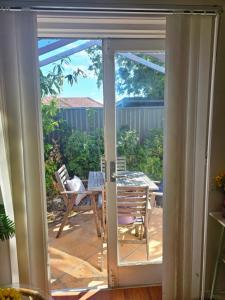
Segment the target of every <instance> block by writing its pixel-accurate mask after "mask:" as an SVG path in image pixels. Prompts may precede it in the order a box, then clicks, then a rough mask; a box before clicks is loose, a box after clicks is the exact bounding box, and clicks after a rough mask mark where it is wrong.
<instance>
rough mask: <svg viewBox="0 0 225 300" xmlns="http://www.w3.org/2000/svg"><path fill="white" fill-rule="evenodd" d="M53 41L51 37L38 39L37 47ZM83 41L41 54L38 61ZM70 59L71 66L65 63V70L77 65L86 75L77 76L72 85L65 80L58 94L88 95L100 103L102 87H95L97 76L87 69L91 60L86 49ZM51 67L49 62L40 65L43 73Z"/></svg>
mask: <svg viewBox="0 0 225 300" xmlns="http://www.w3.org/2000/svg"><path fill="white" fill-rule="evenodd" d="M54 41H56V40H53V39H51V40H49V39H45V40H39V41H38V47H39V48H40V47H43V46H45V45H47V44H49V43H52V42H54ZM83 42H84V40H82V41H81V40H79V41H76V42H74V43H71V44H68V45H66V46H64V47H61V48H59V49H57V50H54V51H51V52H48V53H47V54H44V55H41V56H39V61H41V60H43V59H46V58H48V57H50V56H53V55H56V54H58V53H59V52H62V51H66V50H69V49H71V48H72V47H74V45H76V46H78V45H80V44H81V43H83ZM70 59H71V62H70V64H71V66H67V65H65V66H64V67H65V70H66V71H68V72H71V71H72V70H73V68H74V67H75V68H76V67H78V68H80V69H81V70H83V71H84V72H85V73H86V75H87V77H86V78H82V77H81V76H80V77H79V78H78V82H77V83H75V84H73V85H72V86H71V85H69V84H68V83H67V82H65V84H64V86H63V91H62V93H61V95H60V96H62V97H90V98H92V99H94V100H97V101H99V102H101V103H102V102H103V88H102V86H101V87H100V88H98V87H97V84H96V83H97V78H96V76H95V74H94V73H93V72H92V71H89V70H88V67H89V65H90V64H91V61H90V59H89V56H88V54H87V53H86V51H81V52H78V53H75V54H73V55H71V56H70ZM56 63H57V62H56ZM52 67H53V64H49V65H47V66H44V67H42V68H41V70H42V72H43V73H44V74H46V73H48V72H49V71H50V70H51V69H52Z"/></svg>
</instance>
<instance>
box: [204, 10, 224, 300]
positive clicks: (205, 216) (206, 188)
mask: <svg viewBox="0 0 225 300" xmlns="http://www.w3.org/2000/svg"><path fill="white" fill-rule="evenodd" d="M219 20H220V16H219V15H217V16H216V18H215V24H214V41H213V50H212V52H213V57H212V80H211V88H210V101H209V120H208V123H209V126H208V144H207V152H206V184H205V207H204V229H205V230H204V233H203V234H204V236H203V255H202V277H201V299H202V300H203V299H204V298H205V296H206V295H208V294H210V291H205V278H206V259H207V238H208V237H207V229H208V214H209V210H208V207H209V190H210V157H211V144H212V124H213V106H214V85H215V69H216V54H217V43H218V29H219Z"/></svg>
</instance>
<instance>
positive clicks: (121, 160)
mask: <svg viewBox="0 0 225 300" xmlns="http://www.w3.org/2000/svg"><path fill="white" fill-rule="evenodd" d="M116 170H117V172H121V171H126V170H127V164H126V157H125V156H118V157H117V161H116ZM101 172H104V173H105V157H104V156H102V157H101Z"/></svg>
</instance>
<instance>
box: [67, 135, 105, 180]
mask: <svg viewBox="0 0 225 300" xmlns="http://www.w3.org/2000/svg"><path fill="white" fill-rule="evenodd" d="M103 153H104V145H103V133H102V130H96V131H94V132H92V133H87V132H80V131H74V132H73V133H72V134H71V136H70V137H69V139H68V141H67V144H66V147H65V153H64V155H65V157H66V161H67V167H68V171H69V173H70V174H71V175H74V174H76V175H77V176H79V177H81V178H82V179H84V178H87V177H88V172H89V171H91V170H93V171H94V170H95V171H96V170H98V169H99V166H100V158H101V155H103Z"/></svg>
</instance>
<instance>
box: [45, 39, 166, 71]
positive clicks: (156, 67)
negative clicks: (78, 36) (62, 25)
mask: <svg viewBox="0 0 225 300" xmlns="http://www.w3.org/2000/svg"><path fill="white" fill-rule="evenodd" d="M68 40H69V41H70V42H69V43H72V42H71V39H67V41H65V39H63V40H59V41H57V42H55V43H52V44H56V43H58V45H60V43H59V42H60V41H61V42H63V41H65V43H67V44H69V43H68ZM74 41H75V40H74ZM101 44H102V43H101V41H99V40H90V41H88V42H85V43H83V44H81V45H79V46H76V47H74V48H72V49H69V50H66V51H63V52H61V53H59V54H56V55H54V56H51V57H49V58H46V59H44V60H42V61H40V67H43V66H46V65H48V64H51V63H53V62H55V61H57V60H60V59H63V58H65V57H68V56H70V55H72V54H75V53H78V52H81V51H83V50H86V49H88V48H90V47H92V46H94V45H101ZM65 45H66V44H65ZM48 46H51V44H50V45H48ZM46 47H47V46H45V47H42V48H40V50H41V49H43V48H46ZM59 47H61V46H59ZM55 49H56V48H55ZM120 55H123V56H124V57H126V58H128V59H131V60H133V61H135V62H137V63H139V64H142V65H144V66H146V67H148V68H151V69H153V70H155V71H158V72H160V73H163V74H165V68H164V67H162V66H159V65H157V64H155V63H152V62H150V61H147V60H145V59H144V58H142V57H139V56H137V55H135V54H133V53H130V52H127V53H124V52H120ZM149 55H151V56H152V57H156V58H158V59H160V57H162V58H163V57H164V55H163V54H156V53H149ZM162 58H161V59H160V60H161V61H163V60H162Z"/></svg>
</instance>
